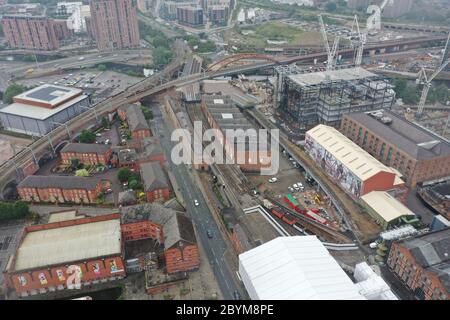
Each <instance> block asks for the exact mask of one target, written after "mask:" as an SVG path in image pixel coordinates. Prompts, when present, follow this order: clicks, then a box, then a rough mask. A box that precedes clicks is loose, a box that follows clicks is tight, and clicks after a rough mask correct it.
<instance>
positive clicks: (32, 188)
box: [17, 176, 110, 203]
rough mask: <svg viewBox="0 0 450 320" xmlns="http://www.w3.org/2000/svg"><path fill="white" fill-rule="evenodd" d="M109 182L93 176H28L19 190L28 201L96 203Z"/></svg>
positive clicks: (20, 194)
mask: <svg viewBox="0 0 450 320" xmlns="http://www.w3.org/2000/svg"><path fill="white" fill-rule="evenodd" d="M109 184H110V183H109V182H107V181H102V180H100V179H97V178H92V177H75V176H28V177H26V178H25V179H24V180H22V181H21V182H20V183H19V185H18V186H17V190H18V193H19V196H20V198H21V199H22V200H24V201H28V202H52V203H65V202H73V203H95V202H96V200H97V197H98V195H99V193H100V192H102V191H103V190H104V189H107V188H109Z"/></svg>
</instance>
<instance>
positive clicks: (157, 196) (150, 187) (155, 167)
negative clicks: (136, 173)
mask: <svg viewBox="0 0 450 320" xmlns="http://www.w3.org/2000/svg"><path fill="white" fill-rule="evenodd" d="M140 170H141V177H142V183H143V185H144V191H145V193H146V195H147V201H148V202H155V201H156V202H164V201H167V200H168V199H169V197H170V188H169V182H168V181H167V178H166V175H165V173H164V171H163V169H162V166H161V164H159V162H144V163H141V164H140Z"/></svg>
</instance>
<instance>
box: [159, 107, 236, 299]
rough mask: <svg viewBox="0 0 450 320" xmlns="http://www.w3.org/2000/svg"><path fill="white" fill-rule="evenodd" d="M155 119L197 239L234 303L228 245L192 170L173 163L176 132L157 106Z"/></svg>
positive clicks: (220, 285) (234, 287) (228, 296)
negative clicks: (209, 233)
mask: <svg viewBox="0 0 450 320" xmlns="http://www.w3.org/2000/svg"><path fill="white" fill-rule="evenodd" d="M153 116H154V119H153V121H152V129H153V130H154V132H155V135H156V136H159V137H160V139H161V145H162V146H163V148H164V152H165V154H166V158H167V159H168V163H169V169H170V171H171V172H172V173H173V175H174V176H175V179H176V181H177V184H178V186H179V188H180V192H181V193H182V195H183V199H185V206H186V209H187V212H188V213H190V215H191V217H192V220H193V222H194V225H195V227H196V230H197V238H199V240H200V241H201V243H202V246H203V247H204V248H205V252H206V255H207V256H208V260H209V262H210V264H211V265H212V267H213V271H214V276H215V279H216V281H217V283H218V284H219V287H220V289H221V291H222V295H223V297H224V299H228V300H231V299H233V294H234V291H235V290H237V291H239V289H238V287H237V285H236V283H235V281H234V277H233V276H232V275H233V270H230V268H229V266H228V264H227V263H226V261H225V260H224V256H225V253H226V252H227V250H228V247H227V243H226V242H225V240H224V238H223V236H222V233H221V232H220V230H219V228H218V226H217V224H216V222H215V220H214V217H213V216H212V213H211V211H210V210H209V208H208V206H207V204H206V200H205V199H204V197H203V194H202V192H201V191H200V189H199V188H198V186H197V184H196V183H195V179H194V178H193V176H192V173H191V169H190V168H188V167H187V166H186V165H185V164H180V165H175V164H173V163H172V161H171V152H172V146H173V142H172V141H171V139H170V135H171V132H172V128H169V125H170V124H169V121H166V118H165V117H164V115H163V114H162V112H161V109H160V108H158V107H157V106H153ZM194 200H198V202H199V205H198V206H195V205H194ZM208 231H210V232H211V233H212V234H213V238H211V239H210V238H209V237H208V236H207V232H208Z"/></svg>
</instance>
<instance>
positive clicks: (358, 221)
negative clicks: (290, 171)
mask: <svg viewBox="0 0 450 320" xmlns="http://www.w3.org/2000/svg"><path fill="white" fill-rule="evenodd" d="M290 144H291V146H292V149H293V150H296V151H297V155H298V156H299V157H300V158H301V159H302V161H304V162H305V164H306V165H308V167H309V168H310V169H311V170H312V171H313V172H314V173H315V174H316V175H318V176H320V177H321V178H322V180H323V181H326V182H327V185H328V186H329V188H330V189H331V191H332V192H333V193H334V194H335V195H336V196H337V197H338V199H339V200H340V201H341V203H342V204H343V206H344V207H345V209H346V213H347V214H348V215H349V217H350V218H351V220H352V222H353V224H354V226H352V229H353V230H354V231H355V232H356V235H357V236H358V238H359V240H360V241H361V242H362V243H363V244H365V243H367V242H368V241H370V239H371V238H373V237H375V236H377V235H378V234H379V233H380V232H381V228H380V226H379V225H378V224H377V223H376V222H375V221H374V220H373V219H372V218H371V217H370V216H369V215H368V214H364V213H362V212H361V209H360V207H359V206H358V204H357V203H356V202H355V201H354V200H353V199H351V198H350V196H349V195H348V194H346V193H345V192H343V191H342V190H341V189H340V188H339V186H338V185H336V184H335V183H334V182H333V181H332V180H331V178H330V177H329V176H328V175H326V174H325V173H324V172H323V171H321V169H320V168H319V167H318V166H317V165H316V163H315V162H314V161H313V160H312V159H311V158H310V157H309V156H308V155H307V154H306V153H305V152H304V151H301V150H300V149H299V148H298V147H297V146H295V145H293V144H292V143H290ZM355 227H356V228H355ZM355 229H356V230H355Z"/></svg>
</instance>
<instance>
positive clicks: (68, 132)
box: [51, 121, 72, 139]
mask: <svg viewBox="0 0 450 320" xmlns="http://www.w3.org/2000/svg"><path fill="white" fill-rule="evenodd" d="M51 123H52V124H56V125H60V126H65V127H66V131H67V135H68V136H69V139H72V136H71V135H70V131H69V127H68V126H67V124H65V123H59V122H55V121H51Z"/></svg>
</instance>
